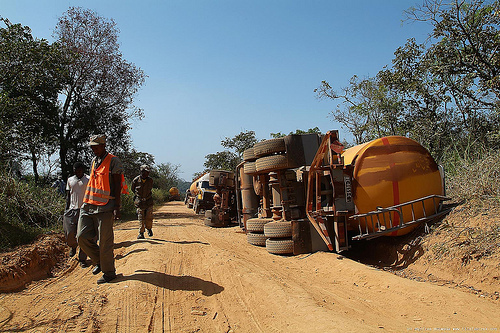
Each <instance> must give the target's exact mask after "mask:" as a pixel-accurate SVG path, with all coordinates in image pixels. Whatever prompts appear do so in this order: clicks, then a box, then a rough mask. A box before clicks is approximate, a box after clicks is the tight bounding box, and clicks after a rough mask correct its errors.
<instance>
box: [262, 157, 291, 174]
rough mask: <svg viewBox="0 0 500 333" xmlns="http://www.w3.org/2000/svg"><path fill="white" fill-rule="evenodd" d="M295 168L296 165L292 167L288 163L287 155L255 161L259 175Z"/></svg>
mask: <svg viewBox="0 0 500 333" xmlns="http://www.w3.org/2000/svg"><path fill="white" fill-rule="evenodd" d="M294 167H295V166H294V165H291V164H290V163H289V162H288V158H287V157H286V155H270V156H264V157H261V158H259V159H257V161H255V169H256V171H257V172H258V173H266V172H271V171H277V170H284V169H291V168H294Z"/></svg>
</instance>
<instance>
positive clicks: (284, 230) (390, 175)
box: [236, 131, 448, 254]
mask: <svg viewBox="0 0 500 333" xmlns="http://www.w3.org/2000/svg"><path fill="white" fill-rule="evenodd" d="M236 174H237V175H238V179H237V186H238V188H237V194H238V196H239V198H238V202H239V203H240V207H239V208H238V213H239V222H240V227H242V228H243V229H244V230H245V231H246V233H247V240H248V242H249V243H250V244H252V245H257V246H265V247H266V249H267V250H268V252H270V253H274V254H291V253H293V254H300V253H310V252H315V251H335V252H342V251H345V250H348V249H349V247H350V245H349V242H350V241H360V240H367V239H373V238H376V237H380V236H400V235H404V234H406V233H409V232H410V231H412V230H414V229H415V228H416V227H417V226H418V225H419V224H421V223H423V222H429V221H432V220H435V219H438V218H440V217H442V216H443V215H444V214H446V213H447V212H448V211H446V210H444V209H443V206H442V203H443V201H445V200H447V198H446V197H445V196H444V180H443V179H444V177H443V173H442V170H441V169H440V168H439V167H438V166H437V164H436V163H435V161H434V160H433V159H432V157H431V156H430V154H429V153H428V152H427V150H425V148H423V147H422V146H420V145H419V144H418V143H416V142H415V141H413V140H411V139H408V138H404V137H398V136H392V137H384V138H380V139H377V140H373V141H370V142H368V143H365V144H363V145H359V146H356V147H352V148H349V149H344V147H343V145H342V144H341V143H340V142H339V140H338V131H329V132H327V133H326V134H325V135H318V134H307V135H289V136H287V137H284V138H279V139H271V140H266V141H264V142H259V143H257V144H255V145H254V147H253V148H251V149H250V150H249V151H248V152H247V151H246V154H244V162H243V163H242V164H240V165H239V166H238V169H237V173H236ZM250 182H251V184H252V185H253V190H254V191H253V193H252V191H250V190H249V188H250V184H249V183H250Z"/></svg>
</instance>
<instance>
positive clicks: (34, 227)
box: [0, 172, 65, 250]
mask: <svg viewBox="0 0 500 333" xmlns="http://www.w3.org/2000/svg"><path fill="white" fill-rule="evenodd" d="M64 207H65V200H64V198H63V197H62V196H61V195H60V194H58V193H57V192H56V191H54V189H52V188H47V187H39V186H35V185H33V184H29V183H26V182H24V181H20V180H17V179H15V178H12V177H11V176H9V175H7V174H6V173H4V172H1V173H0V250H5V249H8V248H12V247H15V246H17V245H20V244H25V243H28V242H31V241H32V240H33V239H34V238H35V237H36V236H38V235H39V234H42V233H44V232H47V231H51V230H61V229H62V214H63V213H64Z"/></svg>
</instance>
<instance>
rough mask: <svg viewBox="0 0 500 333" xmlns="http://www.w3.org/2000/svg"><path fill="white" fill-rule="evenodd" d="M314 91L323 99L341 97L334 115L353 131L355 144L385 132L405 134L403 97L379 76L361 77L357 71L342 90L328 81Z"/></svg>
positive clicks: (382, 134)
mask: <svg viewBox="0 0 500 333" xmlns="http://www.w3.org/2000/svg"><path fill="white" fill-rule="evenodd" d="M314 91H315V92H316V93H317V97H318V98H320V99H333V100H340V101H341V103H340V104H338V105H337V107H336V109H335V110H334V111H332V113H331V116H332V118H333V120H335V121H337V122H339V123H340V124H342V126H344V127H345V128H346V129H348V130H349V131H350V132H351V134H352V135H353V137H354V141H355V142H354V143H355V144H360V143H362V142H366V141H369V140H372V139H374V138H377V137H381V136H385V135H404V134H405V133H404V132H405V130H404V126H403V123H402V121H401V120H402V118H403V110H402V101H401V99H400V97H399V96H398V94H397V93H396V92H395V91H394V90H392V89H390V88H389V87H388V86H387V85H386V84H385V83H384V82H383V81H382V79H381V77H379V76H377V77H375V78H366V79H362V80H361V79H359V78H358V77H357V76H356V75H355V76H353V77H352V78H351V80H350V85H349V86H347V87H345V88H342V92H341V93H337V92H336V91H335V90H334V89H333V88H332V87H331V85H330V84H329V83H328V82H326V81H323V82H321V85H320V86H319V87H318V88H317V89H315V90H314Z"/></svg>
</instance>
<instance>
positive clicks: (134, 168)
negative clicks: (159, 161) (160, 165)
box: [119, 149, 155, 180]
mask: <svg viewBox="0 0 500 333" xmlns="http://www.w3.org/2000/svg"><path fill="white" fill-rule="evenodd" d="M119 157H120V159H121V160H122V163H123V169H124V170H123V173H124V175H125V178H127V179H129V180H132V179H134V178H135V177H136V176H137V175H139V174H140V173H141V172H140V168H141V165H143V164H146V165H149V167H150V168H154V164H155V158H154V156H153V155H151V154H149V153H143V152H139V151H136V150H135V149H131V150H128V151H125V152H121V153H120V154H119Z"/></svg>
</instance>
